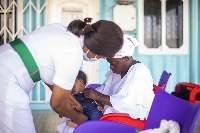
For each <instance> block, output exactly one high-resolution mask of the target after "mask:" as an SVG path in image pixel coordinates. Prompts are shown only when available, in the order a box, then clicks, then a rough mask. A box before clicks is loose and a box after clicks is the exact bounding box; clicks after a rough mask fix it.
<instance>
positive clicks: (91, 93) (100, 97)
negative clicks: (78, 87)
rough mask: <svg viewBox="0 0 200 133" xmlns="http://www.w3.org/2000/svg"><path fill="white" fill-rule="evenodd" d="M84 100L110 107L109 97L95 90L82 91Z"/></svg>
mask: <svg viewBox="0 0 200 133" xmlns="http://www.w3.org/2000/svg"><path fill="white" fill-rule="evenodd" d="M83 92H84V96H85V98H89V99H92V100H95V101H97V102H101V103H104V104H106V105H108V106H112V104H111V102H110V96H108V95H104V94H101V93H100V92H98V91H96V90H95V89H90V88H87V89H85V90H84V91H83Z"/></svg>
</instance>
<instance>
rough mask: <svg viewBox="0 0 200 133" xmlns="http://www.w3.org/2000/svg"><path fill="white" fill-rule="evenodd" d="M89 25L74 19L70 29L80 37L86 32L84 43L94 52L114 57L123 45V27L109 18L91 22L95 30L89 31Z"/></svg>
mask: <svg viewBox="0 0 200 133" xmlns="http://www.w3.org/2000/svg"><path fill="white" fill-rule="evenodd" d="M86 27H88V25H87V26H86V23H84V22H83V21H81V20H74V21H72V22H71V23H70V24H69V26H68V28H67V29H68V30H69V31H70V32H72V33H73V34H75V35H77V36H78V37H80V35H83V34H84V44H85V45H86V46H87V48H88V49H89V50H90V51H92V52H93V53H94V54H97V55H102V56H105V57H113V56H114V55H115V54H116V53H117V52H118V51H119V50H120V49H121V47H122V45H123V32H122V30H121V28H120V27H119V26H118V25H117V24H115V23H114V22H111V21H107V20H99V21H97V22H96V23H94V24H91V27H90V28H92V29H93V30H92V31H91V32H89V33H84V31H87V29H85V28H86Z"/></svg>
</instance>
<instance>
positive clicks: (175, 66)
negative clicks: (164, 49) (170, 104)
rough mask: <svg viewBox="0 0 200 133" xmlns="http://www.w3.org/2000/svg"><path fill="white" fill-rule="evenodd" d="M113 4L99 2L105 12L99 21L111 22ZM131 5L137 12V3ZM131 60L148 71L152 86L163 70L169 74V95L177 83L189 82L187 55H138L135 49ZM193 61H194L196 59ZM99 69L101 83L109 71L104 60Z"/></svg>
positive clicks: (157, 80)
mask: <svg viewBox="0 0 200 133" xmlns="http://www.w3.org/2000/svg"><path fill="white" fill-rule="evenodd" d="M115 4H116V1H114V0H109V1H107V0H100V6H101V7H100V9H101V10H104V11H106V12H101V11H100V12H101V15H100V17H101V18H100V19H105V20H112V17H113V16H112V9H113V7H114V5H115ZM133 5H134V6H135V7H136V10H137V1H136V2H135V3H134V4H133ZM102 6H103V7H102ZM136 12H138V11H136ZM137 25H138V22H137ZM137 30H138V29H136V31H134V32H132V33H130V34H132V35H134V36H135V37H136V38H137ZM133 58H134V59H136V60H139V61H141V62H142V63H144V64H145V65H146V66H147V67H148V68H149V69H150V71H151V73H152V77H153V80H154V84H158V82H159V80H160V77H161V74H162V72H163V70H166V71H167V72H171V73H172V75H171V77H170V79H169V81H168V84H167V87H166V91H167V92H169V93H171V92H172V91H173V90H174V87H175V85H176V84H177V83H178V82H180V81H190V77H189V72H190V69H189V64H190V63H189V62H190V61H189V55H142V54H138V52H137V48H136V50H135V54H134V55H133ZM194 60H196V58H195V59H194ZM99 67H100V74H99V82H100V83H103V81H104V80H105V76H104V75H105V73H106V72H107V71H108V70H109V64H108V63H107V62H106V61H105V60H101V61H100V63H99Z"/></svg>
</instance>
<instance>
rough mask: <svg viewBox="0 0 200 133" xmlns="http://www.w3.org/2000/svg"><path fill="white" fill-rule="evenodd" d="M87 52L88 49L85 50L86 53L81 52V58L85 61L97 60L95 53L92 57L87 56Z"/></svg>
mask: <svg viewBox="0 0 200 133" xmlns="http://www.w3.org/2000/svg"><path fill="white" fill-rule="evenodd" d="M88 52H89V49H88V51H87V52H86V53H83V60H85V61H90V62H93V61H96V60H98V59H97V58H96V57H97V55H96V56H95V57H94V58H88V56H87V54H88Z"/></svg>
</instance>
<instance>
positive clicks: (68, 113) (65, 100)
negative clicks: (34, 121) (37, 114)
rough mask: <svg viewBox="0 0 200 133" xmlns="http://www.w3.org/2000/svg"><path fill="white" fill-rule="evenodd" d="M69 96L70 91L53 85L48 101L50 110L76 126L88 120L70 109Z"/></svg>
mask: <svg viewBox="0 0 200 133" xmlns="http://www.w3.org/2000/svg"><path fill="white" fill-rule="evenodd" d="M70 95H71V90H65V89H63V88H61V87H59V86H57V85H54V88H53V91H52V95H51V100H50V105H51V107H52V109H53V110H54V111H55V112H56V113H58V114H59V115H60V116H63V117H68V118H70V119H72V121H73V122H75V123H76V124H80V123H82V122H83V121H86V120H88V117H87V116H85V115H84V114H82V113H80V112H78V111H76V110H75V109H73V108H72V106H71V105H70Z"/></svg>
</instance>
